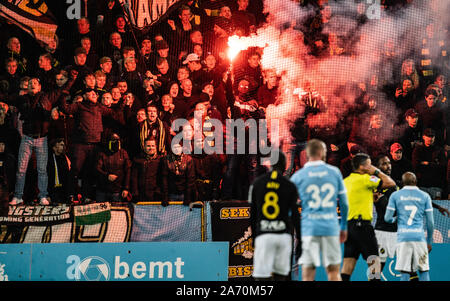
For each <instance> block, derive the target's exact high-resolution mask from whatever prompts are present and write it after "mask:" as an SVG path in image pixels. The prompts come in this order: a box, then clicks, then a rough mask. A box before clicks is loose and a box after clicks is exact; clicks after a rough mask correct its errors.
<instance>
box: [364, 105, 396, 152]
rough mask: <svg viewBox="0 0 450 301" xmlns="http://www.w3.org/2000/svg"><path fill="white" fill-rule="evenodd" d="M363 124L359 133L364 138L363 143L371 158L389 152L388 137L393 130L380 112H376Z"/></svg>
mask: <svg viewBox="0 0 450 301" xmlns="http://www.w3.org/2000/svg"><path fill="white" fill-rule="evenodd" d="M362 126H363V127H362V128H361V129H360V131H359V134H358V135H359V136H360V137H361V138H362V145H364V146H365V147H366V149H367V154H368V155H369V156H370V157H371V158H376V157H377V156H378V155H380V154H382V153H387V151H388V149H389V145H388V143H389V141H388V139H390V131H391V130H392V128H391V127H390V126H389V125H388V124H387V120H386V119H385V118H384V117H383V116H382V115H381V114H380V113H374V114H371V115H370V119H369V120H368V122H365V123H364V124H362Z"/></svg>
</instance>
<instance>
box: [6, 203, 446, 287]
mask: <svg viewBox="0 0 450 301" xmlns="http://www.w3.org/2000/svg"><path fill="white" fill-rule="evenodd" d="M434 202H436V203H438V204H439V205H441V206H444V207H446V208H449V206H448V201H434ZM250 216H251V212H250V206H249V204H248V203H247V202H246V201H228V202H225V201H217V202H208V203H207V204H206V205H205V206H202V207H200V208H190V207H188V206H183V205H180V204H179V203H170V205H169V206H168V207H162V206H161V205H160V203H138V204H131V203H111V204H109V203H104V204H90V205H82V206H71V207H68V206H65V205H57V206H10V210H9V214H8V216H3V217H0V230H1V231H0V241H1V242H2V244H0V247H1V248H0V259H1V260H0V280H2V279H5V276H2V275H3V274H5V273H6V274H5V275H7V278H8V279H16V280H30V279H31V278H30V277H29V276H27V275H28V274H27V273H29V271H28V270H27V265H23V264H21V263H22V262H27V259H25V260H24V258H29V256H31V255H30V253H31V252H32V251H33V254H35V258H37V257H36V254H39V252H40V251H36V250H41V251H42V252H44V253H46V252H47V251H46V248H55V247H54V245H58V244H59V245H68V246H70V247H71V248H72V247H73V248H75V247H76V246H77V245H78V244H77V243H79V242H89V244H83V246H85V247H86V248H87V247H92V248H99V247H98V246H96V245H105V246H106V245H108V243H113V242H114V243H115V244H112V246H114V248H116V249H117V250H121V249H122V248H127V247H129V246H131V244H133V243H148V242H151V244H157V243H163V242H172V243H175V242H176V243H181V244H182V243H185V242H186V243H188V242H192V243H194V242H196V243H199V244H200V245H202V244H204V245H205V246H207V245H208V244H209V243H212V242H214V243H216V242H225V243H226V247H225V249H226V250H222V251H221V254H222V256H223V254H224V252H226V254H227V257H226V259H227V263H226V264H227V267H228V272H227V273H226V274H227V276H226V277H225V276H224V275H223V272H222V274H221V277H225V279H228V280H250V279H251V273H252V269H253V265H252V264H253V237H252V233H251V231H250ZM434 217H435V226H436V227H435V231H434V235H433V239H434V245H433V251H432V253H431V254H430V264H431V277H432V279H433V280H450V279H449V278H450V273H449V272H448V271H449V270H450V269H449V264H450V259H449V258H448V254H450V252H449V251H450V249H449V246H450V245H449V244H448V242H449V241H450V237H449V236H450V231H449V225H450V218H448V217H446V216H443V215H442V214H441V213H439V211H438V210H436V209H434ZM98 243H102V244H98ZM12 246H14V248H16V250H15V251H12V249H8V248H11V247H12ZM30 246H31V247H30ZM94 246H95V247H94ZM56 248H57V247H56ZM183 248H184V247H183V246H182V245H180V247H179V248H178V249H179V250H183ZM205 248H206V249H208V247H205ZM192 250H194V251H193V252H194V253H198V252H197V251H196V249H191V251H192ZM191 251H188V249H186V250H183V252H185V253H191ZM4 252H6V254H8V255H7V256H4V255H5V253H4ZM36 252H38V253H36ZM180 252H181V251H180ZM59 254H60V253H58V256H59ZM61 254H62V253H61ZM131 254H133V255H130V256H134V255H135V254H137V253H134V252H133V253H131ZM183 254H184V253H183ZM72 255H75V254H72ZM58 256H55V257H58ZM77 256H78V257H79V259H80V263H81V262H82V261H83V260H84V259H86V258H87V257H89V256H91V257H92V256H96V255H89V256H88V255H86V254H85V255H83V254H81V255H77ZM83 256H84V257H83ZM183 256H184V255H183ZM205 256H206V255H205ZM97 257H99V258H103V257H101V256H100V255H99V256H97ZM5 258H7V260H8V264H6V265H5V262H6V261H2V260H6V259H5ZM121 258H123V257H121ZM112 262H113V261H112ZM142 262H144V261H142ZM173 262H174V261H173V260H172V264H173ZM98 264H100V265H101V263H98ZM108 264H110V263H108ZM2 265H5V266H2ZM201 265H204V263H202V262H201ZM7 266H9V268H7ZM11 266H13V267H14V268H13V270H11ZM140 266H141V265H138V270H139V267H140ZM394 266H395V262H392V263H391V262H390V261H388V263H387V265H386V267H385V270H384V271H383V275H382V278H383V277H384V278H383V280H388V281H391V280H398V277H397V274H396V271H395V270H394ZM129 267H130V269H132V265H131V266H129ZM5 271H6V272H5ZM138 272H139V271H138ZM2 273H3V274H2ZM299 274H300V273H299V271H298V267H296V266H294V267H293V279H295V280H298V279H301V276H300V275H299ZM40 275H41V274H40ZM40 275H39V277H38V276H34V274H33V277H34V278H32V279H37V280H42V279H43V278H41V277H40ZM1 277H3V278H1ZM42 277H50V276H49V274H42ZM52 277H53V276H52ZM45 279H47V278H45ZM144 279H147V280H149V279H148V277H144ZM193 279H196V278H195V277H193ZM202 279H204V280H212V279H216V278H211V279H205V278H202ZM366 279H367V278H366V264H365V262H364V261H363V260H362V259H359V260H358V262H357V266H356V268H355V271H354V273H353V276H352V280H354V281H365V280H366ZM75 280H78V279H75ZM80 280H81V279H80ZM185 280H186V279H185ZM317 280H326V274H325V271H324V270H323V268H319V269H318V271H317Z"/></svg>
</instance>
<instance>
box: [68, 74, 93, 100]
mask: <svg viewBox="0 0 450 301" xmlns="http://www.w3.org/2000/svg"><path fill="white" fill-rule="evenodd" d="M96 86H97V84H96V82H95V75H94V74H93V73H87V74H86V75H85V76H84V78H83V86H82V87H81V89H79V90H78V91H76V92H75V93H73V96H74V98H76V97H77V96H83V94H84V92H85V91H86V90H87V89H89V90H96ZM96 92H97V93H98V91H97V90H96Z"/></svg>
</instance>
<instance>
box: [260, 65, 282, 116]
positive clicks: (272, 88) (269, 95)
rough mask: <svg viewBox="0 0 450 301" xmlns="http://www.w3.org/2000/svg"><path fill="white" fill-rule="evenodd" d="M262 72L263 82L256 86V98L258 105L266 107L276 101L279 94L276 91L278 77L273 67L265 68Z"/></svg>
mask: <svg viewBox="0 0 450 301" xmlns="http://www.w3.org/2000/svg"><path fill="white" fill-rule="evenodd" d="M263 74H264V84H263V85H262V86H261V87H259V88H258V92H257V96H256V100H257V101H258V104H259V106H260V107H263V108H267V106H268V105H271V104H275V103H276V102H277V99H278V96H279V94H280V93H279V91H278V81H279V78H278V76H277V73H276V71H275V70H274V69H268V70H265V71H264V72H263Z"/></svg>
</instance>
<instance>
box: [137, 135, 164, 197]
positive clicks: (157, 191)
mask: <svg viewBox="0 0 450 301" xmlns="http://www.w3.org/2000/svg"><path fill="white" fill-rule="evenodd" d="M157 149H158V148H157V144H156V139H155V138H147V139H146V140H145V141H144V151H143V152H142V153H141V155H140V156H138V157H136V158H135V159H134V160H133V166H132V168H131V194H132V195H133V200H135V201H136V202H138V201H162V192H161V186H162V160H161V158H162V157H161V156H160V155H159V154H158V152H157Z"/></svg>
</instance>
